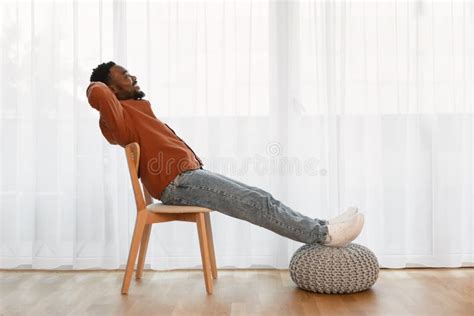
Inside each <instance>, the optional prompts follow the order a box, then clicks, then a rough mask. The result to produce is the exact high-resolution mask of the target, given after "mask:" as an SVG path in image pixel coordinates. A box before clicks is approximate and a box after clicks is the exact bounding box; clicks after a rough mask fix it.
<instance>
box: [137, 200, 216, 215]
mask: <svg viewBox="0 0 474 316" xmlns="http://www.w3.org/2000/svg"><path fill="white" fill-rule="evenodd" d="M146 209H147V210H148V211H150V212H153V213H172V214H179V213H209V212H212V210H211V209H208V208H205V207H201V206H194V205H166V204H163V203H162V202H158V203H153V204H149V205H148V206H147V207H146Z"/></svg>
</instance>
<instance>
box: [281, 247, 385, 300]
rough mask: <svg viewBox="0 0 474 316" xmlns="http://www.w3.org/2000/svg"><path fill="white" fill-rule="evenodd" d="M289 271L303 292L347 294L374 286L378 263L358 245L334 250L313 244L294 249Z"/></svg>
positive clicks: (373, 255) (370, 253) (333, 248)
mask: <svg viewBox="0 0 474 316" xmlns="http://www.w3.org/2000/svg"><path fill="white" fill-rule="evenodd" d="M289 270H290V276H291V279H292V280H293V282H295V283H296V285H297V286H298V287H299V288H301V289H303V290H307V291H312V292H318V293H324V294H347V293H355V292H360V291H364V290H367V289H368V288H370V287H371V286H372V285H374V283H375V281H377V278H378V275H379V263H378V261H377V257H376V256H375V254H374V253H373V252H372V251H370V250H369V249H368V248H367V247H364V246H362V245H359V244H353V243H351V244H349V245H347V246H346V247H341V248H337V247H328V246H324V245H321V244H318V243H315V244H306V245H304V246H302V247H300V248H299V249H298V250H296V252H295V253H294V254H293V257H292V258H291V261H290V267H289Z"/></svg>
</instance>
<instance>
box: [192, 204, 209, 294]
mask: <svg viewBox="0 0 474 316" xmlns="http://www.w3.org/2000/svg"><path fill="white" fill-rule="evenodd" d="M196 224H197V229H198V235H199V246H200V247H201V259H202V270H203V272H204V281H205V283H206V291H207V293H208V294H212V285H213V284H212V278H211V265H210V258H209V243H208V236H207V229H206V219H205V217H204V214H203V213H197V214H196Z"/></svg>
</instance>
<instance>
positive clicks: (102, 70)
mask: <svg viewBox="0 0 474 316" xmlns="http://www.w3.org/2000/svg"><path fill="white" fill-rule="evenodd" d="M113 66H115V63H114V62H113V61H109V62H108V63H102V64H100V65H98V66H97V68H94V69H93V70H92V75H91V82H92V81H100V82H103V83H105V84H108V83H109V80H110V77H109V74H110V68H112V67H113Z"/></svg>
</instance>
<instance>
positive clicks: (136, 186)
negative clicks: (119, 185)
mask: <svg viewBox="0 0 474 316" xmlns="http://www.w3.org/2000/svg"><path fill="white" fill-rule="evenodd" d="M125 156H126V157H127V164H128V171H129V173H130V180H131V181H132V188H133V194H134V195H135V203H136V205H137V212H139V211H141V210H143V209H145V208H146V206H147V205H149V204H151V203H153V200H152V198H151V195H150V193H148V190H147V189H146V188H145V186H142V185H141V184H140V181H139V180H138V170H139V167H140V145H138V143H130V144H128V145H127V146H125Z"/></svg>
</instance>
